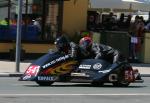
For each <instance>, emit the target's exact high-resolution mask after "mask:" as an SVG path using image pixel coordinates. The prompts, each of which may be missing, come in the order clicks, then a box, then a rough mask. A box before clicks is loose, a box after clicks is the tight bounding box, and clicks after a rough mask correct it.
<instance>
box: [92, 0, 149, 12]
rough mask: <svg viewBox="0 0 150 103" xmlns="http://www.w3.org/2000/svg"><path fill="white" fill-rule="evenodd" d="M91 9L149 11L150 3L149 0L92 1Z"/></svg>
mask: <svg viewBox="0 0 150 103" xmlns="http://www.w3.org/2000/svg"><path fill="white" fill-rule="evenodd" d="M90 2H91V8H112V9H130V8H131V6H132V9H133V10H141V11H149V10H150V3H149V2H148V0H90Z"/></svg>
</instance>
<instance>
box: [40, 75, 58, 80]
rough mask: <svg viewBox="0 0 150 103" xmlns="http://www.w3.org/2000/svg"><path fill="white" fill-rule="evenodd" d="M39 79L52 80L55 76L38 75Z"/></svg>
mask: <svg viewBox="0 0 150 103" xmlns="http://www.w3.org/2000/svg"><path fill="white" fill-rule="evenodd" d="M38 80H39V81H54V80H56V77H54V76H38Z"/></svg>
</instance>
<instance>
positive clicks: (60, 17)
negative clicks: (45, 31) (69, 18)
mask: <svg viewBox="0 0 150 103" xmlns="http://www.w3.org/2000/svg"><path fill="white" fill-rule="evenodd" d="M63 10H64V1H63V0H59V1H58V17H57V23H58V32H57V35H56V36H57V37H58V36H60V35H61V34H62V27H63Z"/></svg>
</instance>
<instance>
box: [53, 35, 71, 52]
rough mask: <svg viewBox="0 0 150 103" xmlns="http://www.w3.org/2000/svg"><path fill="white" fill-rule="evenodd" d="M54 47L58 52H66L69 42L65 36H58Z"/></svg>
mask: <svg viewBox="0 0 150 103" xmlns="http://www.w3.org/2000/svg"><path fill="white" fill-rule="evenodd" d="M55 44H56V47H57V49H58V51H59V52H65V53H66V52H68V49H69V41H68V40H67V38H66V37H65V36H60V37H58V38H57V39H56V40H55Z"/></svg>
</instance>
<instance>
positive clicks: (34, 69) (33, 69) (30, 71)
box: [25, 65, 40, 76]
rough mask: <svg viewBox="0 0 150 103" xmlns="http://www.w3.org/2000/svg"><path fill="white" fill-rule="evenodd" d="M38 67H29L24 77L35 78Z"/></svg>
mask: <svg viewBox="0 0 150 103" xmlns="http://www.w3.org/2000/svg"><path fill="white" fill-rule="evenodd" d="M39 68H40V66H38V65H31V66H30V67H29V68H28V69H27V71H26V72H25V74H26V75H30V76H36V75H37V73H38V71H39Z"/></svg>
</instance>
